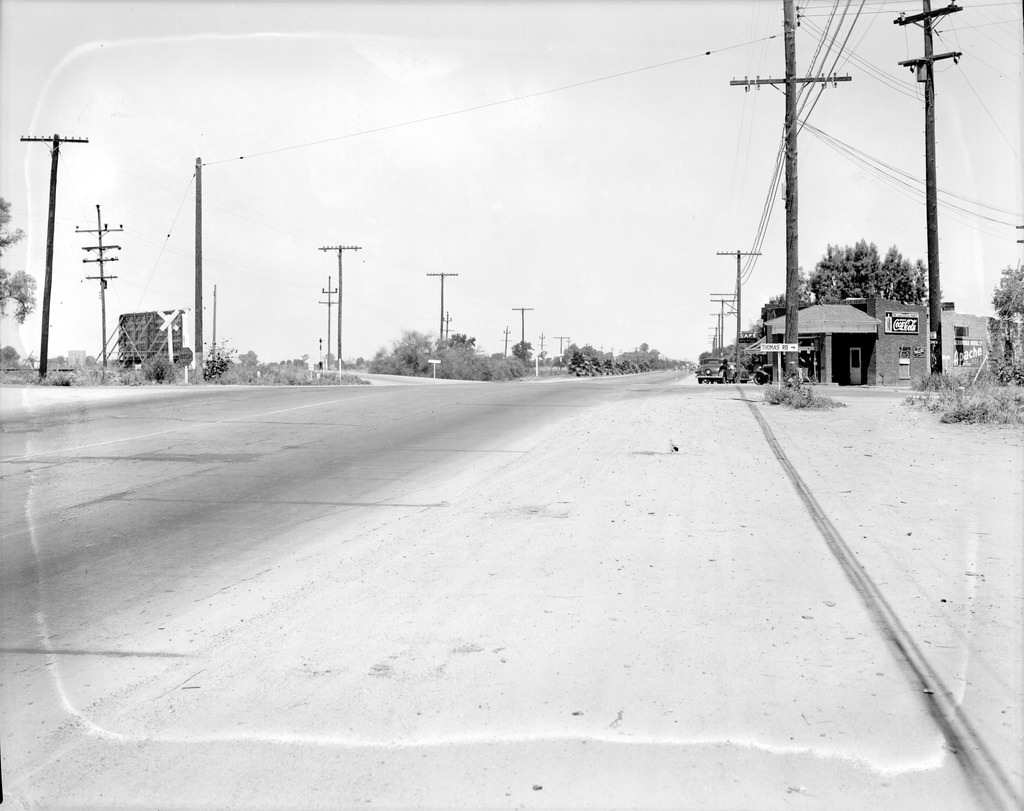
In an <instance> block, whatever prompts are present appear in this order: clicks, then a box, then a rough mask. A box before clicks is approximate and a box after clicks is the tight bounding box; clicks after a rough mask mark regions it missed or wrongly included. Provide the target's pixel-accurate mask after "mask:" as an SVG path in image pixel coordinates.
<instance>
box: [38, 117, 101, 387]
mask: <svg viewBox="0 0 1024 811" xmlns="http://www.w3.org/2000/svg"><path fill="white" fill-rule="evenodd" d="M21 140H22V141H43V142H45V143H48V144H50V211H49V215H48V216H47V219H46V276H45V277H44V278H43V327H42V333H41V335H40V338H39V377H40V378H43V377H46V367H47V358H48V356H49V353H50V291H51V290H52V288H53V229H54V221H55V220H56V213H57V160H58V158H59V157H60V145H61V144H87V143H89V139H88V138H61V137H60V136H59V135H57V134H54V135H46V136H36V135H23V136H21Z"/></svg>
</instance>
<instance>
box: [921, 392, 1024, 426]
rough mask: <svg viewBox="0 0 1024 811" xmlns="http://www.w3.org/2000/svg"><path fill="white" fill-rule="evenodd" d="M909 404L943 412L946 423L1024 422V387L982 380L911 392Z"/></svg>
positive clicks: (1010, 423)
mask: <svg viewBox="0 0 1024 811" xmlns="http://www.w3.org/2000/svg"><path fill="white" fill-rule="evenodd" d="M904 402H905V404H906V405H908V406H911V407H913V408H922V409H924V410H925V411H929V412H931V413H933V414H939V415H940V417H939V419H940V421H941V422H944V423H955V422H959V423H966V424H972V425H978V424H981V425H1024V389H1022V388H1021V387H1019V386H999V385H994V384H992V383H979V384H978V385H974V386H970V385H968V386H960V387H957V388H954V389H948V390H943V391H939V392H935V393H926V394H916V395H911V396H910V397H908V398H907V399H906V400H905V401H904Z"/></svg>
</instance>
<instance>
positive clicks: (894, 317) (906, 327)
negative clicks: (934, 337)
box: [885, 312, 921, 335]
mask: <svg viewBox="0 0 1024 811" xmlns="http://www.w3.org/2000/svg"><path fill="white" fill-rule="evenodd" d="M920 321H921V316H920V315H919V314H918V313H894V312H887V313H886V314H885V331H886V332H887V333H889V334H893V335H917V334H918V327H919V326H920Z"/></svg>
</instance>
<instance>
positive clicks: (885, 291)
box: [809, 239, 927, 304]
mask: <svg viewBox="0 0 1024 811" xmlns="http://www.w3.org/2000/svg"><path fill="white" fill-rule="evenodd" d="M926 276H927V269H926V268H925V265H924V262H922V261H921V260H920V259H918V260H917V262H916V263H914V264H913V265H911V263H910V262H909V261H908V260H906V259H904V258H903V255H902V254H901V253H900V252H899V250H897V248H896V246H895V245H893V246H892V247H891V248H889V251H888V252H887V253H886V255H885V259H884V260H883V259H882V258H881V257H880V256H879V254H878V247H877V246H876V245H875V244H874V243H873V242H872V243H868V242H867V241H866V240H863V239H862V240H860V242H858V243H857V244H856V245H854V246H853V247H850V246H849V245H844V246H839V245H829V246H828V248H827V249H826V251H825V255H824V256H823V257H822V258H821V259H820V260H818V264H817V265H815V267H814V271H813V272H812V273H811V276H810V279H809V287H810V292H811V294H812V296H813V297H814V301H815V302H817V303H818V304H837V303H839V302H841V301H843V299H847V298H872V297H874V296H881V297H882V298H888V299H894V300H896V301H901V302H904V303H906V304H920V303H922V302H923V301H924V297H925V295H926V294H927V286H926V284H925V277H926Z"/></svg>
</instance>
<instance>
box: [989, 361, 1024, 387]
mask: <svg viewBox="0 0 1024 811" xmlns="http://www.w3.org/2000/svg"><path fill="white" fill-rule="evenodd" d="M995 378H996V380H997V381H999V382H1000V383H1002V384H1003V385H1004V386H1011V385H1012V386H1024V360H1018V361H1017V362H1016V363H1014V362H1013V361H1012V360H1010V359H1008V358H1007V359H1003V360H1001V361H999V362H998V363H997V364H996V368H995Z"/></svg>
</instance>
